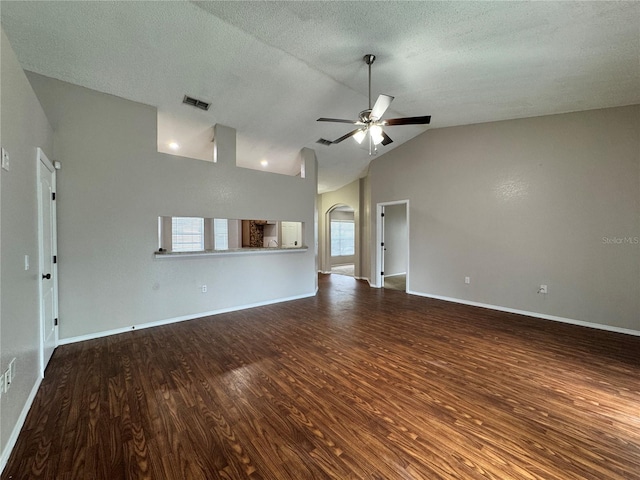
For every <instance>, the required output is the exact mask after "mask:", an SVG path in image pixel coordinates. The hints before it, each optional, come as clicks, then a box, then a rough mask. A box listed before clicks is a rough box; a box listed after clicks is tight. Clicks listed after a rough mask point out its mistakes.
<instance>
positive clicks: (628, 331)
mask: <svg viewBox="0 0 640 480" xmlns="http://www.w3.org/2000/svg"><path fill="white" fill-rule="evenodd" d="M407 293H409V294H411V295H418V296H420V297H427V298H435V299H436V300H444V301H445V302H453V303H460V304H463V305H471V306H472V307H482V308H488V309H490V310H498V311H500V312H508V313H517V314H518V315H526V316H527V317H535V318H542V319H544V320H553V321H555V322H562V323H569V324H571V325H579V326H581V327H590V328H597V329H598V330H606V331H608V332H615V333H624V334H627V335H635V336H638V337H640V331H638V330H631V329H629V328H621V327H613V326H611V325H603V324H601V323H591V322H585V321H583V320H575V319H573V318H565V317H557V316H555V315H547V314H545V313H537V312H529V311H527V310H518V309H515V308H509V307H501V306H499V305H490V304H487V303H480V302H472V301H470V300H462V299H460V298H453V297H443V296H441V295H430V294H428V293H422V292H416V291H413V290H411V291H409V290H407Z"/></svg>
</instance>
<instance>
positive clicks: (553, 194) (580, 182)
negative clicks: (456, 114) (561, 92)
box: [369, 105, 640, 331]
mask: <svg viewBox="0 0 640 480" xmlns="http://www.w3.org/2000/svg"><path fill="white" fill-rule="evenodd" d="M369 180H370V183H371V190H370V192H371V204H372V206H373V207H375V205H376V204H377V203H380V202H387V201H394V200H402V199H409V200H410V202H411V203H410V205H411V210H410V219H411V232H410V245H411V246H410V265H409V275H410V285H411V290H412V291H414V292H416V293H420V294H427V295H438V296H443V297H448V298H455V299H460V300H464V301H473V302H478V303H483V304H488V305H494V306H499V307H505V308H512V309H518V310H523V311H528V312H536V313H538V314H544V315H549V316H557V317H562V318H566V319H571V320H578V321H584V322H590V323H595V324H601V325H606V326H610V327H617V328H622V329H630V330H635V331H640V244H639V242H638V238H640V215H639V214H640V106H638V105H636V106H629V107H620V108H611V109H604V110H594V111H585V112H578V113H570V114H564V115H554V116H545V117H537V118H529V119H521V120H512V121H504V122H494V123H485V124H479V125H469V126H462V127H452V128H443V129H435V130H430V131H427V132H426V133H425V134H423V135H420V136H419V137H416V138H414V139H413V140H411V141H410V142H407V143H405V144H404V145H402V146H400V147H398V148H396V149H395V150H393V151H392V152H390V153H389V154H386V155H384V156H382V157H379V158H377V159H375V160H374V161H373V162H372V164H371V167H370V174H369ZM374 215H375V210H374V211H373V212H371V213H370V215H369V220H370V222H371V225H370V234H371V235H372V238H373V239H375V228H376V227H375V226H376V219H375V218H374ZM621 239H626V240H621ZM616 242H621V243H616ZM370 264H371V268H374V267H375V250H374V249H372V251H371V256H370ZM465 276H470V277H471V284H470V285H465V283H464V277H465ZM541 284H547V285H548V288H549V293H548V294H547V295H541V294H538V293H537V289H538V287H539V285H541Z"/></svg>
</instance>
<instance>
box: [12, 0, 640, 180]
mask: <svg viewBox="0 0 640 480" xmlns="http://www.w3.org/2000/svg"><path fill="white" fill-rule="evenodd" d="M0 11H1V15H2V25H3V28H4V30H5V32H6V33H7V36H8V37H9V39H10V41H11V44H12V47H13V49H14V51H15V52H16V54H17V56H18V59H19V61H20V62H21V64H22V66H23V68H24V69H25V70H30V71H34V72H36V73H40V74H43V75H47V76H50V77H54V78H58V79H61V80H65V81H68V82H71V83H75V84H78V85H82V86H85V87H89V88H92V89H95V90H99V91H102V92H106V93H110V94H114V95H118V96H120V97H124V98H128V99H131V100H135V101H138V102H143V103H146V104H150V105H154V106H156V107H157V108H158V112H159V119H160V120H159V137H160V138H159V143H160V144H161V145H163V144H166V143H168V142H169V141H172V140H173V141H177V142H178V143H180V144H181V146H182V148H181V153H182V154H183V155H193V156H196V157H197V156H198V155H202V152H203V151H207V149H210V148H211V146H210V140H211V138H210V135H211V127H212V125H214V124H216V123H221V124H224V125H228V126H230V127H234V128H235V129H236V130H237V134H238V145H237V151H238V164H239V165H242V166H247V167H250V168H258V169H260V168H263V167H261V166H260V163H259V162H260V160H263V159H266V160H268V162H269V167H268V169H270V170H272V171H277V172H281V173H289V174H293V173H294V172H295V169H296V161H295V159H296V156H297V154H298V152H299V150H300V149H301V148H302V147H310V148H313V149H315V151H316V153H317V157H318V161H319V168H320V172H319V191H320V192H324V191H330V190H333V189H336V188H338V187H340V186H342V185H345V184H347V183H349V182H351V181H353V180H355V179H356V178H358V177H359V176H361V175H362V174H364V173H365V172H366V169H367V166H368V164H369V161H370V160H371V158H370V157H369V156H368V152H367V150H365V148H364V147H362V146H359V145H357V144H356V143H355V142H354V141H352V140H348V141H345V142H343V143H341V144H338V145H332V146H329V147H327V146H322V145H319V144H317V143H315V142H316V140H318V139H319V138H321V137H323V138H327V139H335V138H338V137H339V136H341V135H342V134H344V133H346V132H347V131H349V130H351V128H349V127H350V126H349V125H346V124H330V123H318V122H316V121H315V120H316V119H317V118H318V117H321V116H324V117H338V118H349V119H356V118H357V115H358V113H359V112H360V111H361V110H363V109H365V108H366V107H367V103H368V99H367V66H366V65H365V64H364V62H363V61H362V57H363V55H364V54H366V53H373V54H375V55H376V56H377V60H376V62H375V63H374V65H373V85H372V88H373V96H374V99H375V97H377V95H378V94H380V93H386V94H389V95H393V96H395V100H394V102H393V104H392V106H391V108H390V110H389V111H388V112H387V113H386V114H385V118H393V117H399V116H418V115H432V122H431V126H430V127H414V126H396V127H387V129H386V130H387V132H388V134H389V135H390V136H391V137H392V138H393V140H394V143H393V144H391V145H389V146H387V147H381V148H380V153H379V154H383V153H385V152H387V151H389V150H391V149H393V148H395V147H397V146H398V145H400V144H401V143H402V142H405V141H407V140H409V139H411V138H412V137H414V136H416V135H418V134H420V133H422V132H423V131H425V130H426V129H427V128H440V127H446V126H452V125H464V124H471V123H479V122H487V121H495V120H504V119H512V118H522V117H530V116H538V115H546V114H554V113H561V112H569V111H577V110H586V109H593V108H603V107H610V106H619V105H630V104H635V103H640V54H639V52H640V3H639V2H369V1H337V2H336V1H326V2H235V1H232V2H185V1H177V2H161V1H157V2H138V1H122V2H93V1H82V2H67V1H44V2H25V1H19V2H11V1H5V0H3V1H2V2H0ZM184 94H189V95H192V96H194V97H197V98H201V99H203V100H207V101H210V102H211V103H212V106H211V109H210V110H209V111H208V112H203V111H199V110H196V109H194V108H192V107H187V106H185V105H183V104H182V103H181V102H182V97H183V95H184Z"/></svg>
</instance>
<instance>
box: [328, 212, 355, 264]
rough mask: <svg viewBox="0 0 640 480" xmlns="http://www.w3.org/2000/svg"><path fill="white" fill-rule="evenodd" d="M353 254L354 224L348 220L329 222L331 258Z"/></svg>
mask: <svg viewBox="0 0 640 480" xmlns="http://www.w3.org/2000/svg"><path fill="white" fill-rule="evenodd" d="M355 253H356V227H355V223H354V222H353V221H350V220H331V256H332V257H343V256H346V255H355Z"/></svg>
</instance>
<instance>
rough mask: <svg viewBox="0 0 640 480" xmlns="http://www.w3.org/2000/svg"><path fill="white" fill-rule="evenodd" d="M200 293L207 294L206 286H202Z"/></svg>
mask: <svg viewBox="0 0 640 480" xmlns="http://www.w3.org/2000/svg"><path fill="white" fill-rule="evenodd" d="M202 293H207V286H206V285H202Z"/></svg>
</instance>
